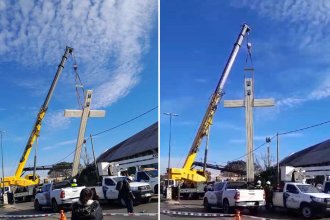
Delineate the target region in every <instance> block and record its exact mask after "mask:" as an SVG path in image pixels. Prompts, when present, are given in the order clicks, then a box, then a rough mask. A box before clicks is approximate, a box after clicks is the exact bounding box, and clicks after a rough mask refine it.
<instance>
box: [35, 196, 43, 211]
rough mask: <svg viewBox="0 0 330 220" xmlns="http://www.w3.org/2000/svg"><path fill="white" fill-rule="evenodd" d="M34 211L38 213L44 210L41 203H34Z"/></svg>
mask: <svg viewBox="0 0 330 220" xmlns="http://www.w3.org/2000/svg"><path fill="white" fill-rule="evenodd" d="M34 210H36V211H41V210H42V207H41V205H40V204H39V201H38V200H37V199H36V200H35V201H34Z"/></svg>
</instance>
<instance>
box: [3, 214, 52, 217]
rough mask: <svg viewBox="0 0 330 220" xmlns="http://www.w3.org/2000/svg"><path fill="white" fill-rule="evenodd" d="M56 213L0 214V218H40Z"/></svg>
mask: <svg viewBox="0 0 330 220" xmlns="http://www.w3.org/2000/svg"><path fill="white" fill-rule="evenodd" d="M54 215H58V213H51V214H35V215H0V218H41V217H49V216H54Z"/></svg>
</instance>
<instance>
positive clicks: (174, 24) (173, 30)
mask: <svg viewBox="0 0 330 220" xmlns="http://www.w3.org/2000/svg"><path fill="white" fill-rule="evenodd" d="M329 9H330V4H329V2H327V1H300V2H298V1H292V0H283V1H279V2H276V3H274V1H270V0H267V1H255V0H252V1H247V0H246V1H239V0H234V1H211V0H206V1H197V0H192V1H173V0H170V1H161V76H160V80H161V110H160V111H161V112H174V113H177V114H179V115H180V116H178V117H175V118H174V119H173V123H172V134H173V135H172V159H171V161H172V163H171V165H172V167H180V166H182V163H183V162H184V159H185V157H186V155H187V153H188V150H189V149H190V146H191V144H192V142H193V138H194V136H195V134H196V131H197V128H198V126H199V123H200V122H201V120H202V117H203V115H204V113H205V110H206V107H207V104H208V101H209V98H210V96H211V94H212V92H213V91H214V89H215V86H216V84H217V82H218V80H219V78H220V74H221V72H222V70H223V67H224V64H225V63H226V61H227V59H228V56H229V53H230V51H231V49H232V47H233V44H234V42H235V40H236V38H237V35H238V33H239V31H240V29H241V24H243V23H248V24H249V26H250V27H251V29H252V30H251V33H250V36H249V40H250V42H251V43H252V45H253V48H252V56H253V62H254V68H255V77H254V81H255V97H256V98H271V97H272V98H274V99H275V101H276V106H275V107H273V108H263V109H261V108H259V109H255V110H254V146H255V147H257V146H259V145H260V144H262V143H264V141H265V138H266V137H268V136H273V135H275V134H276V133H277V132H285V131H289V130H294V129H297V128H301V127H305V126H308V125H311V124H316V123H319V122H323V121H327V120H329V119H330V116H329V114H328V112H329V110H330V99H329V96H330V73H329V70H330V69H329V64H330V59H329V56H328V54H327V53H328V51H329V50H330V40H329V34H330V33H329V32H330V30H329V28H328V24H329V21H330V14H329ZM246 55H247V50H246V42H245V43H244V46H243V47H242V49H241V50H240V52H239V55H238V56H237V59H236V61H235V63H234V67H233V69H232V71H231V73H230V75H229V78H228V81H227V83H226V85H225V92H226V94H225V96H224V97H223V100H225V99H242V98H243V79H244V72H243V68H244V66H245V58H246ZM223 100H222V102H221V103H220V104H219V107H218V110H217V112H216V116H215V117H214V124H213V126H212V128H211V134H210V145H209V162H211V163H217V164H225V163H226V162H227V161H231V160H234V159H237V158H239V157H241V156H243V155H244V154H245V153H246V150H245V117H244V109H243V108H242V109H224V107H223ZM160 119H161V124H160V125H161V143H160V146H161V164H166V165H165V166H162V168H161V169H162V171H163V172H164V170H165V168H166V166H167V159H168V158H167V154H168V135H169V118H168V116H165V115H161V116H160ZM329 129H330V124H327V125H324V126H321V127H317V128H313V129H309V130H306V131H301V132H297V133H293V134H290V135H286V136H281V137H280V159H282V158H284V157H285V156H288V155H290V154H292V153H294V152H296V151H299V150H301V149H303V148H306V147H308V146H311V145H313V144H317V143H319V142H322V141H324V140H326V139H328V138H329ZM204 146H205V142H204V143H203V144H202V147H201V148H200V152H199V155H198V156H197V160H199V161H200V160H201V158H202V157H203V156H202V155H203V152H204ZM265 150H266V147H262V148H260V149H259V150H257V151H256V152H255V155H256V157H257V158H259V159H260V157H261V155H264V154H265ZM271 153H272V154H273V159H274V160H275V159H276V157H275V156H276V142H275V140H273V142H272V143H271ZM243 159H245V158H243Z"/></svg>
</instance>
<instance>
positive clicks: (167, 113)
mask: <svg viewBox="0 0 330 220" xmlns="http://www.w3.org/2000/svg"><path fill="white" fill-rule="evenodd" d="M163 114H164V115H168V116H170V137H169V140H168V166H167V168H168V169H167V175H168V177H167V178H168V179H169V177H170V176H169V174H170V173H169V172H170V166H171V136H172V117H173V116H179V115H178V114H175V113H169V112H164V113H163ZM167 182H168V181H167Z"/></svg>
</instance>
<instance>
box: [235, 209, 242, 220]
mask: <svg viewBox="0 0 330 220" xmlns="http://www.w3.org/2000/svg"><path fill="white" fill-rule="evenodd" d="M235 220H241V212H240V211H239V210H238V209H236V214H235Z"/></svg>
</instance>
